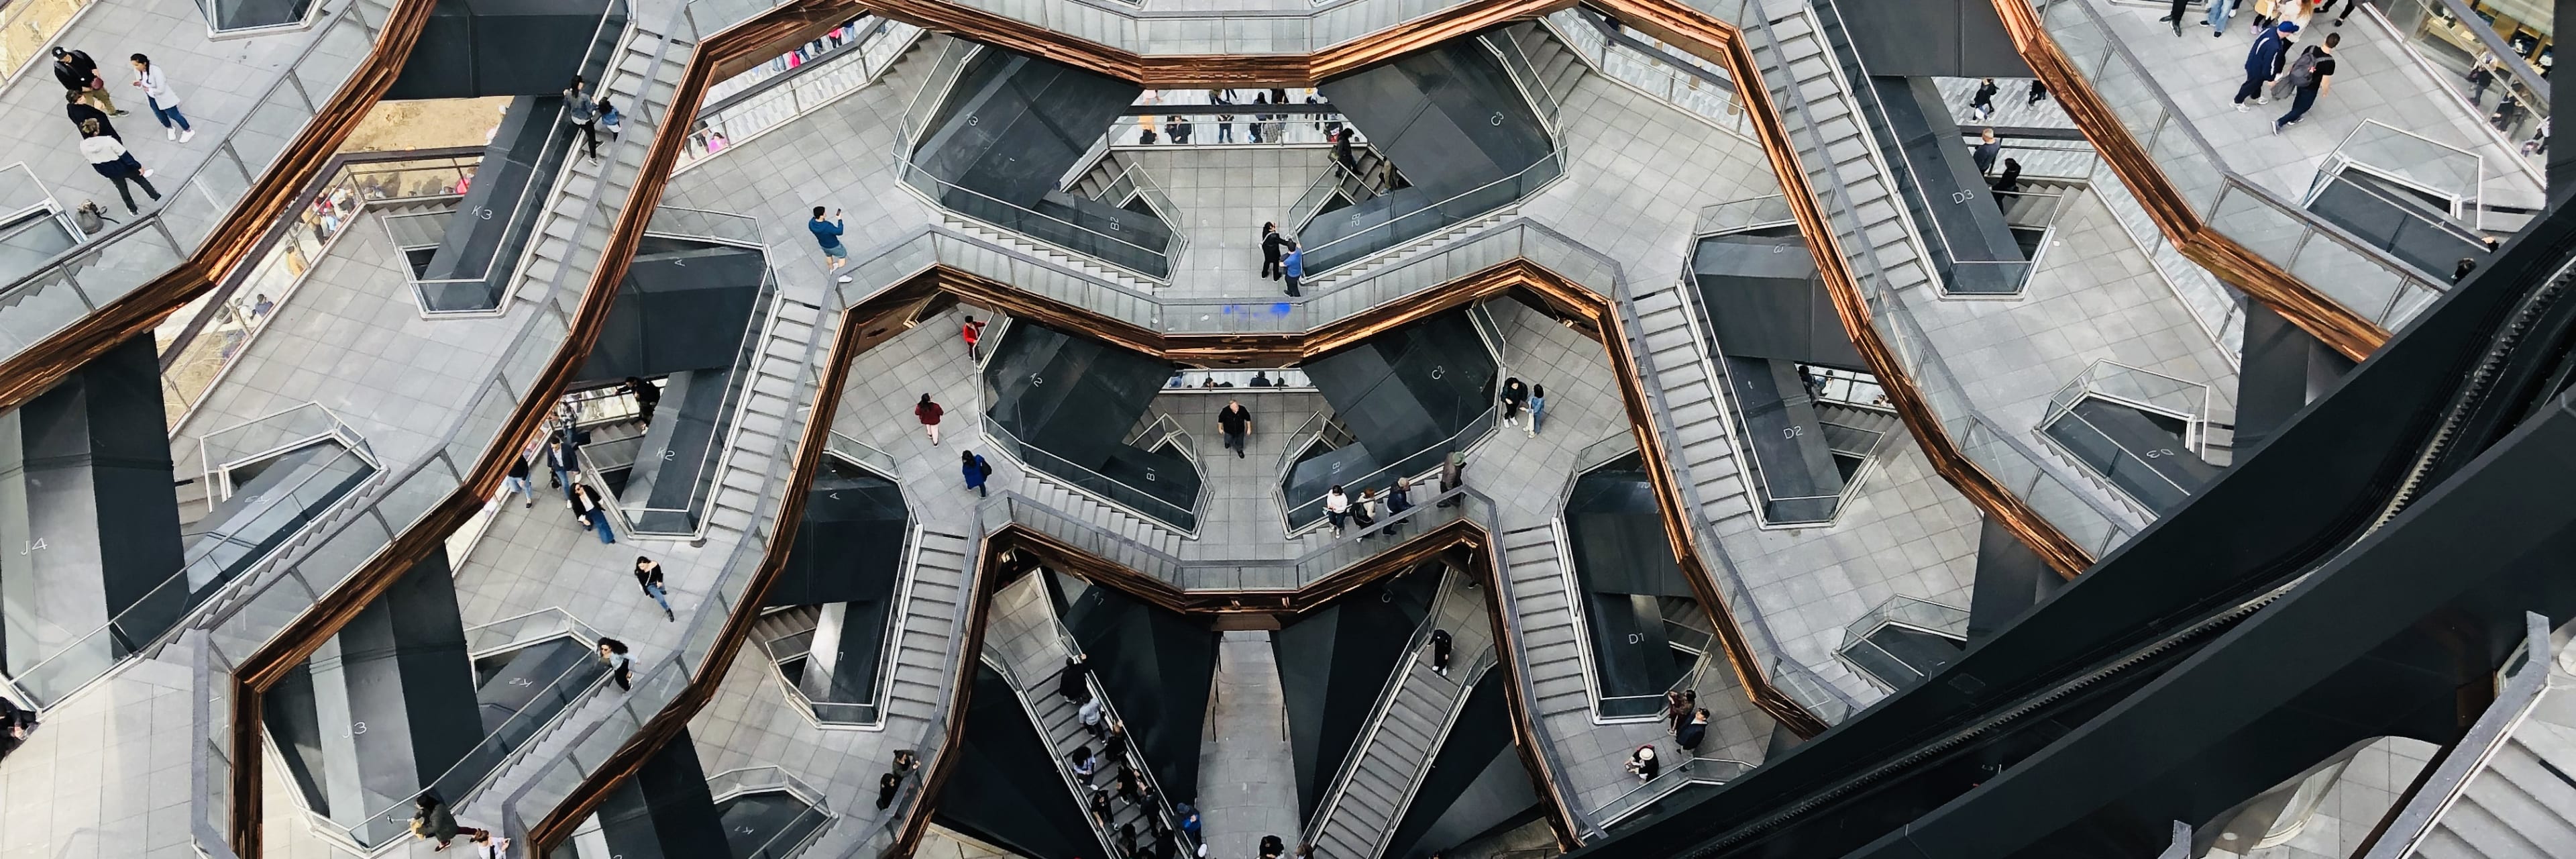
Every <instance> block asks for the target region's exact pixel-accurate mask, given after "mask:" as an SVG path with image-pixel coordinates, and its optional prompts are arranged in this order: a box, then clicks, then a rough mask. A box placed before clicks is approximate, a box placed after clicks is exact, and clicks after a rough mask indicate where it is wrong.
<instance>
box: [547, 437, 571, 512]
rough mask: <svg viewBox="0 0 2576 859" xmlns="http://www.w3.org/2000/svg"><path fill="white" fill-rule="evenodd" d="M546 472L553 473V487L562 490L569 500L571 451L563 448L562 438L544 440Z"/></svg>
mask: <svg viewBox="0 0 2576 859" xmlns="http://www.w3.org/2000/svg"><path fill="white" fill-rule="evenodd" d="M546 470H548V471H552V472H554V475H555V476H554V481H555V482H554V484H553V486H554V487H555V488H559V489H564V497H565V498H567V499H569V498H571V497H572V490H571V489H570V488H569V487H570V486H571V485H572V470H573V465H572V449H571V448H567V447H564V443H563V437H562V436H555V437H553V438H548V439H546Z"/></svg>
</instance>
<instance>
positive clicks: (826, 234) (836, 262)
mask: <svg viewBox="0 0 2576 859" xmlns="http://www.w3.org/2000/svg"><path fill="white" fill-rule="evenodd" d="M805 229H807V230H810V231H812V232H813V233H814V243H815V244H818V245H822V246H823V259H824V260H825V264H824V267H823V272H824V273H825V274H830V273H832V272H836V271H840V270H841V266H844V265H848V264H849V262H850V249H849V248H846V247H842V246H841V233H842V231H843V230H844V229H846V228H845V227H843V226H842V218H841V210H839V209H833V210H832V217H831V218H830V219H828V220H826V219H825V218H824V217H823V207H821V206H816V207H814V219H813V220H810V221H806V222H805ZM840 281H841V282H842V283H848V282H850V276H849V275H846V274H845V275H841V278H840Z"/></svg>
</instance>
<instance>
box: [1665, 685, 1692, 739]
mask: <svg viewBox="0 0 2576 859" xmlns="http://www.w3.org/2000/svg"><path fill="white" fill-rule="evenodd" d="M1689 715H1690V705H1689V704H1688V703H1685V702H1683V701H1682V693H1681V690H1679V689H1672V690H1666V691H1665V692H1664V733H1667V734H1677V733H1681V730H1682V721H1683V720H1684V719H1685V718H1687V717H1689Z"/></svg>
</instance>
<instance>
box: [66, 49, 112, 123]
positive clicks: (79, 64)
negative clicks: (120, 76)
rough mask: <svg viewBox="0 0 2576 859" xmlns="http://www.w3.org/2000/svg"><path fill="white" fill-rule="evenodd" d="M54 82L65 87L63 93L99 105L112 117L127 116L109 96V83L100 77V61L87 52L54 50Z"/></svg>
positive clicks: (99, 107)
mask: <svg viewBox="0 0 2576 859" xmlns="http://www.w3.org/2000/svg"><path fill="white" fill-rule="evenodd" d="M54 80H56V81H58V82H60V83H61V84H62V85H63V91H65V92H68V93H71V94H73V95H75V96H78V97H80V99H81V100H83V101H87V102H89V103H91V104H94V105H98V109H100V110H104V111H107V113H108V115H110V116H124V115H125V111H122V110H117V109H116V99H114V98H110V97H109V96H108V94H107V81H105V80H102V79H100V78H99V76H98V61H97V60H93V59H90V58H89V52H87V51H75V50H72V49H69V48H63V47H56V48H54Z"/></svg>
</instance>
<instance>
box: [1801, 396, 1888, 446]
mask: <svg viewBox="0 0 2576 859" xmlns="http://www.w3.org/2000/svg"><path fill="white" fill-rule="evenodd" d="M1816 417H1817V418H1819V419H1821V420H1823V421H1824V426H1823V430H1824V433H1825V448H1826V449H1827V450H1831V451H1833V452H1835V453H1842V454H1849V455H1852V456H1868V455H1870V454H1871V453H1872V452H1873V451H1875V450H1876V449H1877V448H1878V445H1879V443H1880V442H1881V441H1883V440H1885V439H1886V438H1887V437H1888V434H1890V433H1898V434H1902V433H1904V432H1905V422H1904V421H1903V420H1901V419H1899V418H1898V417H1897V416H1896V413H1895V412H1890V411H1883V410H1880V409H1865V408H1861V407H1859V406H1851V405H1844V404H1842V403H1837V402H1829V401H1823V400H1819V401H1817V402H1816Z"/></svg>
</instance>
